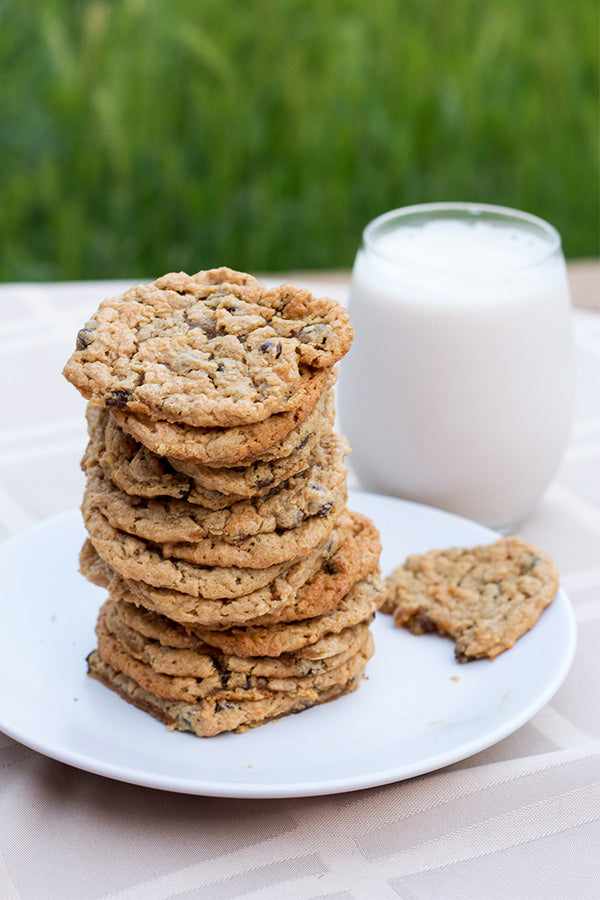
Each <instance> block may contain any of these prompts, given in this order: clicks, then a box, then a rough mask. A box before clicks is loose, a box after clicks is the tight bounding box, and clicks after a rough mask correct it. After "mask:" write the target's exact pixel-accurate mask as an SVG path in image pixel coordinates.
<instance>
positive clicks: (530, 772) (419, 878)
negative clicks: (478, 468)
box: [0, 278, 600, 900]
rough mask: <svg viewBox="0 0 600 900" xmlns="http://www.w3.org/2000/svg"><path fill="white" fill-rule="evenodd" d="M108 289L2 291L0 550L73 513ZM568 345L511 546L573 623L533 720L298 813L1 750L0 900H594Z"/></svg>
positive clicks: (585, 468)
mask: <svg viewBox="0 0 600 900" xmlns="http://www.w3.org/2000/svg"><path fill="white" fill-rule="evenodd" d="M305 284H306V286H307V287H310V288H313V289H314V290H315V291H317V292H319V293H331V292H332V291H331V287H330V285H329V284H328V283H326V282H324V283H319V281H318V279H317V280H315V278H308V279H307V280H306V282H305ZM121 286H122V283H116V282H101V283H98V282H96V283H85V284H67V285H59V284H50V285H4V286H1V287H0V373H1V375H0V384H1V390H2V394H1V396H2V419H1V421H2V426H1V429H0V538H5V537H7V536H9V535H11V534H13V533H15V532H17V531H19V530H20V529H25V528H27V527H28V526H30V525H32V524H33V523H35V522H37V521H38V520H40V519H42V518H44V517H46V516H50V515H52V514H54V513H56V512H59V511H61V510H64V509H68V508H71V507H75V506H78V505H79V502H80V499H81V495H82V492H83V475H82V473H81V471H80V469H79V459H80V457H81V454H82V450H83V447H84V445H85V440H86V438H85V426H84V402H83V400H82V399H81V398H80V397H79V396H78V394H77V392H76V391H75V390H74V389H73V388H72V387H71V386H70V385H68V384H67V383H66V382H65V381H64V380H63V379H62V378H61V376H60V372H61V369H62V366H63V364H64V361H65V360H66V358H67V357H68V355H69V354H70V352H71V349H72V346H73V341H74V336H75V334H76V332H77V330H78V328H79V327H80V325H81V323H82V322H83V321H84V320H85V318H86V317H87V316H88V315H89V314H90V313H91V312H92V311H93V309H94V308H95V306H96V303H97V301H98V300H99V299H101V298H102V297H104V296H108V295H110V294H111V293H112V292H114V291H116V290H117V289H119V288H120V287H121ZM344 292H345V287H344V283H343V282H341V283H338V287H337V296H338V297H339V298H340V299H343V296H344ZM575 340H576V351H577V397H576V414H575V424H574V428H573V432H572V437H571V441H570V444H569V448H568V451H567V454H566V457H565V459H564V463H563V465H562V467H561V470H560V472H559V474H558V476H557V478H556V479H555V481H554V482H553V484H552V485H551V486H550V488H549V489H548V491H547V492H546V494H545V496H544V498H543V499H542V501H541V503H540V505H539V507H538V509H537V510H536V512H535V513H534V514H533V515H532V516H531V518H530V519H529V520H528V521H527V522H525V523H524V524H523V526H522V527H521V528H520V533H521V534H522V535H523V536H524V537H525V538H526V539H530V540H532V541H534V542H536V543H537V544H539V545H540V546H542V547H544V548H545V549H546V550H548V551H549V552H550V553H552V554H553V555H554V557H555V558H556V560H557V562H558V564H559V566H560V569H561V573H562V584H563V586H564V588H565V589H566V591H567V593H568V594H569V596H570V599H571V601H572V604H573V607H574V610H575V615H576V619H577V624H578V647H577V653H576V658H575V661H574V664H573V667H572V669H571V671H570V673H569V675H568V676H567V679H566V681H565V683H564V685H563V686H562V687H561V688H560V689H559V691H558V693H557V694H556V695H555V696H554V698H553V699H552V701H551V702H550V703H549V704H548V705H547V706H546V707H545V708H544V709H543V710H542V711H541V712H540V713H538V714H537V715H536V716H535V717H534V718H533V719H532V720H531V721H530V722H529V723H527V724H526V725H524V726H523V727H522V728H520V729H519V730H518V731H517V732H516V733H514V734H513V735H512V736H510V737H508V738H506V739H504V740H502V741H501V742H500V743H498V744H496V745H495V746H493V747H491V748H490V749H488V750H485V751H483V752H481V753H479V754H477V755H476V756H473V757H471V758H469V759H466V760H464V761H463V762H460V763H456V764H454V765H453V766H449V767H448V768H446V769H444V770H441V771H438V772H436V773H432V774H430V775H426V776H422V777H419V778H414V779H412V780H410V781H405V782H402V783H398V784H391V785H387V786H384V787H380V788H375V789H370V790H365V791H359V792H355V793H350V794H340V795H337V796H325V797H318V798H308V799H293V800H261V801H258V800H255V801H249V800H233V799H214V798H204V797H198V796H186V795H181V794H171V793H167V792H162V791H157V790H151V789H149V788H143V787H137V786H133V785H129V784H125V783H120V782H117V781H112V780H109V779H106V778H102V777H100V776H97V775H93V774H90V773H88V772H84V771H79V770H77V769H74V768H70V767H69V766H67V765H64V764H62V763H59V762H55V761H53V760H51V759H48V758H46V757H44V756H41V755H39V754H38V753H36V752H34V751H33V750H30V749H28V748H26V747H24V746H22V745H20V744H18V743H17V742H15V741H14V740H12V739H11V738H9V737H8V736H6V735H4V734H2V733H1V732H0V898H2V900H5V898H6V900H13V898H20V900H47V898H48V900H54V898H56V900H75V898H78V900H100V898H102V900H107V898H109V897H110V898H119V900H125V898H127V900H134V898H135V900H152V898H172V897H178V898H186V900H187V898H190V900H191V898H200V897H202V898H205V897H206V898H210V900H213V898H215V900H217V898H232V897H244V898H247V900H267V898H269V900H271V898H286V900H287V898H290V900H292V898H294V900H301V898H302V900H304V898H317V897H318V898H323V900H324V898H328V900H329V898H331V900H334V898H335V900H350V898H386V897H390V898H392V897H394V898H398V897H401V898H405V900H409V898H444V900H451V898H457V900H464V898H471V897H473V898H479V897H485V898H489V900H491V898H502V900H506V898H520V897H528V898H540V900H541V898H544V900H550V898H557V900H559V898H560V900H564V898H570V897H573V898H588V897H589V898H592V897H593V898H597V897H599V896H600V874H599V865H598V864H599V854H598V848H599V847H600V831H599V828H598V819H599V817H600V702H599V700H600V677H599V676H600V666H599V662H598V660H599V656H600V315H598V314H597V313H595V312H593V311H576V312H575ZM1 602H2V604H4V603H10V597H8V596H2V601H1ZM0 609H1V605H0ZM2 639H3V640H9V639H10V638H9V637H8V636H7V635H6V634H4V635H3V636H2ZM15 689H18V688H17V686H16V687H15ZM24 702H26V698H24Z"/></svg>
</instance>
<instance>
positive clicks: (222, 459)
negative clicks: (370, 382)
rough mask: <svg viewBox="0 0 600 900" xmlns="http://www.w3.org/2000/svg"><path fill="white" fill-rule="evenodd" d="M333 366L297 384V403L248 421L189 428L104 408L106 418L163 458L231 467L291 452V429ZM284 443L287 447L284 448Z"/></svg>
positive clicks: (331, 378) (319, 394)
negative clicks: (283, 409)
mask: <svg viewBox="0 0 600 900" xmlns="http://www.w3.org/2000/svg"><path fill="white" fill-rule="evenodd" d="M336 379H337V370H336V369H335V368H332V369H329V368H327V369H315V370H314V371H313V372H312V373H311V376H310V378H309V379H308V380H307V381H306V382H305V384H304V386H303V391H302V396H301V397H300V399H299V403H298V406H296V407H295V408H294V409H293V410H289V411H283V412H277V413H274V414H273V415H271V416H269V417H268V418H266V419H262V420H261V421H259V422H255V423H252V424H249V425H233V426H230V427H213V428H210V427H206V428H202V427H194V426H193V425H188V424H185V423H177V424H174V423H172V422H166V421H165V420H163V419H153V418H151V417H149V416H144V415H142V414H135V413H132V412H130V411H128V410H126V409H116V408H115V407H111V408H110V410H109V411H110V415H111V418H112V419H113V420H114V421H115V422H116V423H117V424H118V425H119V427H120V428H122V429H123V431H125V432H126V433H127V434H130V435H131V436H132V437H134V438H135V439H136V440H137V441H139V442H140V443H141V444H143V445H144V447H146V448H148V449H149V450H151V451H152V452H153V453H155V454H156V455H157V456H165V457H167V458H168V459H169V460H173V459H179V460H183V461H184V462H187V463H200V464H205V465H211V466H234V465H238V464H240V463H242V462H243V463H244V464H248V463H249V462H253V461H256V460H258V459H261V460H263V461H265V460H269V459H275V458H280V457H281V456H283V455H284V454H285V453H291V452H292V449H293V446H292V445H290V442H295V441H296V434H297V430H298V429H299V428H301V427H302V425H303V424H304V423H305V422H306V421H307V419H308V417H309V416H310V415H311V414H312V413H313V412H314V410H315V407H316V406H317V405H318V403H319V402H320V401H321V400H322V398H323V395H324V394H326V393H327V392H328V391H329V390H330V389H331V388H332V387H333V385H334V384H335V382H336ZM286 442H287V447H288V449H287V450H286V449H284V446H285V443H286Z"/></svg>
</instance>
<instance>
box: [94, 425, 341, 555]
mask: <svg viewBox="0 0 600 900" xmlns="http://www.w3.org/2000/svg"><path fill="white" fill-rule="evenodd" d="M348 450H349V447H348V444H347V442H346V441H345V439H343V438H340V437H339V436H334V435H330V436H329V437H327V438H326V439H324V440H323V442H322V443H321V444H320V446H318V447H317V448H316V449H315V451H314V453H313V456H312V457H311V458H310V460H309V462H310V465H309V467H308V468H306V469H305V470H304V471H303V472H302V473H300V474H299V475H296V476H293V477H292V478H290V479H288V480H287V481H286V482H284V483H283V484H281V485H279V486H278V487H276V488H274V489H271V491H270V492H269V493H268V494H267V495H266V496H263V497H260V498H255V499H249V500H243V501H237V502H236V503H234V504H232V505H231V506H229V507H227V508H225V509H222V510H211V509H207V508H206V507H204V506H199V505H197V504H193V503H190V502H189V501H185V500H177V499H166V498H165V499H144V498H140V497H133V496H130V495H128V494H125V493H124V492H122V491H120V490H119V489H118V488H117V487H116V486H115V485H114V484H112V482H111V481H110V480H109V479H108V478H107V477H106V476H105V474H104V471H103V470H102V469H101V468H100V467H99V466H96V467H94V466H92V465H90V466H89V467H88V478H87V486H86V490H85V495H84V501H83V502H84V507H85V508H96V509H99V510H100V511H101V512H102V514H103V515H105V516H106V518H107V519H108V521H109V522H110V524H111V525H112V526H113V527H114V528H118V529H120V530H121V531H126V532H127V533H128V534H134V535H137V537H141V538H144V539H146V540H149V541H153V542H155V543H161V542H165V541H174V542H177V541H187V542H190V541H200V540H201V539H203V538H218V539H220V540H221V541H225V542H229V543H236V542H241V541H242V540H243V539H244V538H248V537H250V536H252V535H258V534H270V533H273V532H275V531H277V532H280V531H286V530H289V529H293V528H297V527H298V526H300V525H301V524H302V523H303V522H305V521H306V520H308V519H310V518H312V517H315V516H317V517H321V518H322V517H325V516H327V515H328V513H330V512H331V510H332V508H333V505H334V504H335V502H336V498H337V495H338V493H339V491H340V488H341V487H343V485H344V483H345V477H346V468H345V466H344V456H345V454H346V453H347V452H348ZM317 543H318V541H317ZM175 555H177V554H175Z"/></svg>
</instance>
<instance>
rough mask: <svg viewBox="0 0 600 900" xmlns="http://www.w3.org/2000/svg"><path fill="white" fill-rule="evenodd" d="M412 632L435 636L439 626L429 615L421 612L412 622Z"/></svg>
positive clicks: (413, 617) (412, 618)
mask: <svg viewBox="0 0 600 900" xmlns="http://www.w3.org/2000/svg"><path fill="white" fill-rule="evenodd" d="M410 630H411V631H412V632H413V634H433V632H435V631H437V626H436V624H435V622H434V621H433V619H431V618H430V617H429V616H428V615H427V613H425V612H422V611H421V610H419V612H417V613H416V614H415V615H414V616H412V617H411V620H410Z"/></svg>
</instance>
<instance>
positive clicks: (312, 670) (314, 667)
mask: <svg viewBox="0 0 600 900" xmlns="http://www.w3.org/2000/svg"><path fill="white" fill-rule="evenodd" d="M324 668H325V663H324V662H323V661H322V660H320V659H319V660H315V661H314V662H311V663H310V665H309V666H308V667H307V669H306V675H316V674H317V673H318V672H322V671H323V669H324Z"/></svg>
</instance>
